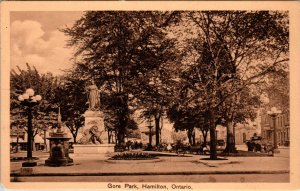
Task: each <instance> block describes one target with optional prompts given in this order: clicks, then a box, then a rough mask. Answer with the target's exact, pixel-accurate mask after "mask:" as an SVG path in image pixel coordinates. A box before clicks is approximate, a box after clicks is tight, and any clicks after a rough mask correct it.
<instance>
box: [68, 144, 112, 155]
mask: <svg viewBox="0 0 300 191" xmlns="http://www.w3.org/2000/svg"><path fill="white" fill-rule="evenodd" d="M73 147H74V157H93V156H97V157H98V158H105V157H107V156H109V154H110V153H113V152H114V149H115V145H114V144H99V145H94V144H88V145H73Z"/></svg>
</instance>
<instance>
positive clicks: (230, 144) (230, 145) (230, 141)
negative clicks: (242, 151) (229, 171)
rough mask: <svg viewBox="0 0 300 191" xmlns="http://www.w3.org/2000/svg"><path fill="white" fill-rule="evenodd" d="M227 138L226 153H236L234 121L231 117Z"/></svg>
mask: <svg viewBox="0 0 300 191" xmlns="http://www.w3.org/2000/svg"><path fill="white" fill-rule="evenodd" d="M226 126H227V138H226V148H225V150H224V151H223V152H224V153H236V152H237V151H236V148H235V142H234V137H235V136H234V132H233V122H232V120H231V119H229V120H227V122H226Z"/></svg>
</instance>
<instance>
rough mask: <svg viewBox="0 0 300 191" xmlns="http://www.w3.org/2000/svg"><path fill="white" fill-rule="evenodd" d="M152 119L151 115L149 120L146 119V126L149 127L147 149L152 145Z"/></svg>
mask: <svg viewBox="0 0 300 191" xmlns="http://www.w3.org/2000/svg"><path fill="white" fill-rule="evenodd" d="M151 122H152V119H151V117H149V120H148V128H149V149H150V148H151V147H152V127H153V126H152V124H151Z"/></svg>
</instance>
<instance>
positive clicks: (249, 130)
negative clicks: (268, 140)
mask: <svg viewBox="0 0 300 191" xmlns="http://www.w3.org/2000/svg"><path fill="white" fill-rule="evenodd" d="M254 135H260V128H259V127H258V126H257V125H256V124H255V123H249V124H237V125H236V127H235V144H237V145H242V144H244V143H245V142H246V141H247V140H250V139H251V137H253V136H254Z"/></svg>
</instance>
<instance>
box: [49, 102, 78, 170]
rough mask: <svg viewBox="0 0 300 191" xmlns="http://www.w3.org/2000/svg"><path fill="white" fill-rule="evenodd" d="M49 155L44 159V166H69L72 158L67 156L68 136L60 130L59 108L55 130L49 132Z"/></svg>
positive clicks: (71, 163)
mask: <svg viewBox="0 0 300 191" xmlns="http://www.w3.org/2000/svg"><path fill="white" fill-rule="evenodd" d="M49 135H50V137H48V138H47V139H48V140H49V142H50V157H49V158H48V159H47V160H46V161H45V165H46V166H70V165H73V159H71V158H70V157H69V140H70V139H71V138H69V137H68V136H67V133H65V132H64V131H63V130H62V122H61V115H60V108H59V110H58V120H57V130H56V132H53V133H50V134H49Z"/></svg>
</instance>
